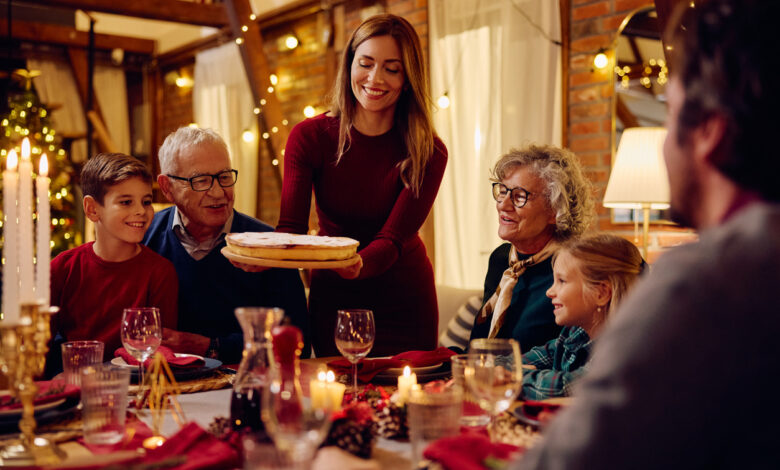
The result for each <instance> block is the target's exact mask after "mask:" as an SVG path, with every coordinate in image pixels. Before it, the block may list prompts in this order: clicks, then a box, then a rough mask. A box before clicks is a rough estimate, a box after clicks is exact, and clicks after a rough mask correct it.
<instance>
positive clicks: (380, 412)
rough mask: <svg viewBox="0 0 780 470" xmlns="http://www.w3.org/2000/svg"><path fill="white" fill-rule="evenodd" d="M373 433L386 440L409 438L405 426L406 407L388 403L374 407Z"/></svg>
mask: <svg viewBox="0 0 780 470" xmlns="http://www.w3.org/2000/svg"><path fill="white" fill-rule="evenodd" d="M374 409H375V410H376V411H375V413H374V433H375V434H377V435H378V436H381V437H384V438H387V439H403V438H406V437H409V428H408V427H407V424H406V407H404V406H398V405H397V404H395V403H392V402H390V401H385V402H384V403H382V404H377V405H375V406H374Z"/></svg>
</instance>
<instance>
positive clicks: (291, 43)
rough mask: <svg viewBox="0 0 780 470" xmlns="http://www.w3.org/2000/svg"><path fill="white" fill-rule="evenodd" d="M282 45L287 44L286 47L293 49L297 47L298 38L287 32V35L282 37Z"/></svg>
mask: <svg viewBox="0 0 780 470" xmlns="http://www.w3.org/2000/svg"><path fill="white" fill-rule="evenodd" d="M284 45H285V46H287V49H295V48H296V47H298V38H296V37H295V36H294V35H292V34H288V35H287V37H285V38H284Z"/></svg>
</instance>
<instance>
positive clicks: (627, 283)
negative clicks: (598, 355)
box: [555, 233, 646, 324]
mask: <svg viewBox="0 0 780 470" xmlns="http://www.w3.org/2000/svg"><path fill="white" fill-rule="evenodd" d="M563 252H566V253H568V254H569V255H571V257H572V258H573V259H574V261H575V263H576V264H577V267H578V268H579V270H580V272H581V273H582V279H583V281H584V286H583V287H584V293H585V294H586V295H587V294H588V293H589V292H593V290H595V289H596V286H597V285H598V284H600V283H603V282H606V283H607V284H608V285H609V286H610V287H611V288H612V298H611V299H610V300H609V302H608V303H607V306H606V308H605V309H604V312H603V316H602V318H597V319H594V323H596V324H600V323H603V322H604V321H606V319H607V317H608V316H609V315H612V313H614V311H615V309H616V308H617V306H618V304H619V303H620V301H621V300H623V298H624V297H625V296H626V293H627V292H628V290H629V288H630V287H631V286H632V285H633V284H634V282H635V281H636V280H637V278H638V277H639V274H640V273H642V272H643V270H644V269H645V266H646V264H645V261H644V260H643V259H642V255H641V254H639V250H638V249H637V247H636V246H634V244H633V243H631V242H629V241H628V240H626V239H624V238H621V237H619V236H617V235H612V234H608V233H597V234H592V235H587V236H584V237H582V238H574V239H570V240H568V241H566V242H564V243H563V244H562V245H561V248H560V249H559V250H558V253H556V255H555V256H556V257H557V256H559V255H560V254H561V253H563Z"/></svg>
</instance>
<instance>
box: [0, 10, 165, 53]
mask: <svg viewBox="0 0 780 470" xmlns="http://www.w3.org/2000/svg"><path fill="white" fill-rule="evenodd" d="M11 26H12V31H11V33H12V36H13V37H14V39H18V40H23V41H31V42H38V43H40V42H44V43H50V44H57V45H60V46H66V47H84V48H86V47H87V45H88V44H89V33H87V32H85V31H78V30H76V29H74V28H69V27H67V26H59V25H54V24H45V23H32V22H28V21H19V20H14V21H13V24H12V25H11ZM7 28H8V21H7V20H6V19H5V18H2V19H0V31H5V30H6V29H7ZM155 44H156V41H153V40H151V39H140V38H132V37H128V36H116V35H113V34H95V48H97V49H104V50H109V51H110V50H112V49H123V50H124V51H125V52H131V53H135V54H146V55H153V54H154V51H155Z"/></svg>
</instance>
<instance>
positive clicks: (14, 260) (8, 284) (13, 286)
mask: <svg viewBox="0 0 780 470" xmlns="http://www.w3.org/2000/svg"><path fill="white" fill-rule="evenodd" d="M18 163H19V159H18V157H17V156H16V151H15V150H11V151H10V152H8V158H7V159H6V163H5V171H3V215H4V217H5V220H4V221H3V238H4V241H3V257H4V258H5V264H3V316H4V317H3V318H4V321H5V322H7V323H8V324H10V323H18V322H19V272H18V271H17V268H18V264H19V256H18V250H19V224H18V221H17V219H16V212H17V211H16V198H17V197H18V195H19V194H18V190H19V173H17V171H16V167H17V165H18Z"/></svg>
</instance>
